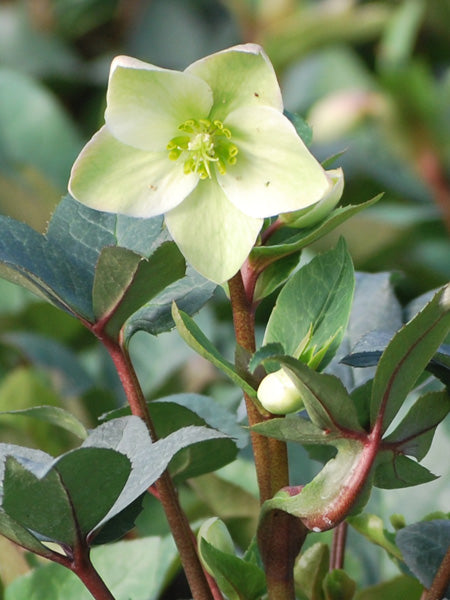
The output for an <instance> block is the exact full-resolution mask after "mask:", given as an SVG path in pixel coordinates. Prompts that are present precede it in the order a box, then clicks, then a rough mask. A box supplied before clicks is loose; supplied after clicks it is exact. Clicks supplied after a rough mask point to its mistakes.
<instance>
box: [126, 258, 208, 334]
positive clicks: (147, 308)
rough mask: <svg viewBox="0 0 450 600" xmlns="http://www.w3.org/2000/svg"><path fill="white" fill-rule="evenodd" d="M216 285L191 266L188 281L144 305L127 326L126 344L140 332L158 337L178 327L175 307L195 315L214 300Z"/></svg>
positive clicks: (172, 285)
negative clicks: (174, 313) (173, 307)
mask: <svg viewBox="0 0 450 600" xmlns="http://www.w3.org/2000/svg"><path fill="white" fill-rule="evenodd" d="M216 287H217V286H216V284H215V283H213V282H212V281H209V279H205V278H204V277H202V276H201V275H200V274H199V273H197V271H194V269H193V268H192V267H190V266H189V265H188V267H187V270H186V275H185V277H182V278H181V279H179V280H178V281H175V282H174V283H172V284H171V285H169V286H168V287H167V288H166V289H165V290H164V291H162V292H161V293H160V294H158V295H157V296H155V297H154V298H152V300H150V302H147V303H146V304H144V306H143V307H142V308H140V309H139V310H137V311H136V312H135V313H134V314H133V315H131V317H130V318H129V319H128V320H127V322H126V323H125V326H124V328H123V335H124V339H125V341H126V342H128V340H129V339H130V338H131V336H132V335H133V334H134V333H136V331H146V332H147V333H150V334H152V335H158V334H159V333H162V332H163V331H169V330H170V329H172V328H173V327H175V323H174V320H173V318H172V303H173V302H175V303H176V305H177V306H178V308H179V309H180V310H182V311H183V312H185V313H187V314H188V315H193V314H195V313H196V312H198V311H199V310H200V308H201V307H202V306H203V305H204V304H205V303H206V302H207V301H208V300H209V299H210V298H211V296H212V294H213V292H214V290H215V289H216Z"/></svg>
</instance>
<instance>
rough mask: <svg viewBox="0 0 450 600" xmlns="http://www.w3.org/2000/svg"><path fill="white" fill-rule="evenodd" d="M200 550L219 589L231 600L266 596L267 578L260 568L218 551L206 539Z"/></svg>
mask: <svg viewBox="0 0 450 600" xmlns="http://www.w3.org/2000/svg"><path fill="white" fill-rule="evenodd" d="M200 549H201V553H202V556H203V558H204V560H205V561H206V563H207V564H208V566H209V568H210V569H211V570H212V572H213V573H214V576H215V578H216V581H217V583H218V585H219V587H220V588H221V589H222V590H223V591H224V592H225V593H226V594H227V596H228V597H229V598H230V599H233V600H258V599H259V598H260V597H261V596H262V594H264V591H265V588H266V578H265V576H264V572H263V571H262V570H261V569H260V568H259V567H257V566H256V565H253V564H251V563H248V562H246V561H245V560H242V558H239V557H237V556H234V555H233V554H228V553H227V552H222V551H221V550H218V549H217V548H215V547H214V546H212V545H211V544H209V543H208V542H207V541H206V540H205V539H202V540H201V542H200Z"/></svg>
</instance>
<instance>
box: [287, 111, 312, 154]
mask: <svg viewBox="0 0 450 600" xmlns="http://www.w3.org/2000/svg"><path fill="white" fill-rule="evenodd" d="M284 114H285V116H286V117H287V118H288V119H289V121H290V122H291V123H292V125H293V126H294V127H295V131H296V132H297V133H298V135H299V137H300V138H301V139H302V140H303V143H304V144H305V146H309V145H310V144H311V142H312V139H313V130H312V128H311V126H310V125H308V123H307V122H306V121H305V120H304V119H302V117H301V116H300V115H298V114H297V113H292V112H290V111H288V110H286V109H285V110H284Z"/></svg>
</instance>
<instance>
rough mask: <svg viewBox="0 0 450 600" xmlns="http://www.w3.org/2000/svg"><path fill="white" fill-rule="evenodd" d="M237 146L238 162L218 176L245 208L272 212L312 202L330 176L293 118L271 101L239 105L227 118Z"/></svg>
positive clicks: (256, 214)
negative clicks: (265, 103)
mask: <svg viewBox="0 0 450 600" xmlns="http://www.w3.org/2000/svg"><path fill="white" fill-rule="evenodd" d="M225 124H226V126H227V127H228V128H229V129H230V131H231V133H232V142H233V143H234V144H236V146H237V147H238V150H239V153H238V155H237V161H236V164H235V165H233V166H230V167H228V169H227V172H226V173H225V175H218V181H219V183H220V185H221V186H222V189H223V190H224V192H225V194H226V195H227V197H228V198H229V199H230V200H231V202H233V204H234V205H235V206H236V207H238V208H239V209H240V210H242V211H243V212H245V214H247V215H249V216H252V217H270V216H274V215H278V214H280V213H283V212H292V211H295V210H299V209H300V208H304V207H305V206H310V205H311V204H314V203H315V202H317V201H318V200H320V199H321V198H322V197H323V196H324V195H325V194H326V193H327V192H328V190H329V189H330V187H331V184H330V181H329V179H328V177H327V175H326V173H325V171H324V169H323V168H322V166H321V165H320V163H319V162H318V161H317V160H316V159H315V158H314V157H313V155H312V154H311V153H310V152H309V150H308V149H307V148H306V146H305V144H304V143H303V142H302V140H301V139H300V138H299V136H298V134H297V132H296V131H295V128H294V126H293V125H292V123H291V122H290V121H289V120H288V119H287V118H286V117H284V116H283V115H282V114H281V113H279V112H278V111H277V110H274V109H273V108H269V107H253V108H247V107H246V108H240V109H238V110H235V111H234V112H233V113H231V114H230V115H229V116H228V117H227V119H226V120H225Z"/></svg>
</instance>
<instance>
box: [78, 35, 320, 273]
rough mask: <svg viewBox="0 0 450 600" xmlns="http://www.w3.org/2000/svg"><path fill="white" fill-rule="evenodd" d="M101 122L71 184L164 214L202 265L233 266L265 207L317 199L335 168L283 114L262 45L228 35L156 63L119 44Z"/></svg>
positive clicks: (131, 209)
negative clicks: (213, 48)
mask: <svg viewBox="0 0 450 600" xmlns="http://www.w3.org/2000/svg"><path fill="white" fill-rule="evenodd" d="M106 99H107V107H106V112H105V125H104V126H103V127H102V128H101V129H100V130H99V131H98V132H97V133H96V134H95V135H94V137H93V138H92V139H91V140H90V141H89V142H88V143H87V145H86V146H85V147H84V149H83V150H82V151H81V154H80V155H79V157H78V158H77V160H76V162H75V164H74V166H73V168H72V173H71V177H70V182H69V191H70V192H71V194H72V195H73V196H74V198H76V199H77V200H79V201H80V202H82V203H84V204H86V205H88V206H90V207H92V208H95V209H98V210H103V211H107V212H116V213H123V214H127V215H130V216H135V217H152V216H155V215H160V214H164V215H165V222H166V225H167V227H168V229H169V231H170V234H171V236H172V237H173V239H174V240H175V242H176V243H177V245H178V246H179V248H180V250H181V252H182V253H183V254H184V255H185V257H186V258H187V260H188V261H189V262H190V263H191V264H192V265H193V266H194V267H195V268H196V269H197V270H198V271H199V272H200V273H202V274H203V275H204V276H205V277H207V278H208V279H211V280H212V281H215V282H217V283H221V282H223V281H225V280H226V279H229V278H230V277H232V276H233V275H234V274H235V273H236V272H237V271H238V270H239V269H240V267H241V266H242V264H243V262H244V260H245V259H246V257H247V256H248V254H249V252H250V250H251V249H252V247H253V245H254V243H255V241H256V238H257V236H258V233H259V231H260V229H261V227H262V224H263V219H264V218H265V217H270V216H275V215H278V214H280V213H284V212H292V211H296V210H299V209H301V208H304V207H306V206H310V205H311V204H314V203H315V202H317V201H319V200H320V199H321V198H322V197H323V196H324V195H326V194H327V193H328V191H329V189H330V186H331V183H330V180H329V178H328V176H327V174H326V173H325V171H324V170H323V168H322V167H321V166H320V164H319V163H318V162H317V161H316V160H315V158H314V157H313V156H312V155H311V154H310V153H309V151H308V150H307V148H306V147H305V145H304V144H303V142H302V140H301V139H300V138H299V136H298V135H297V133H296V131H295V128H294V126H293V125H292V124H291V122H290V121H289V120H288V119H287V118H286V117H285V116H284V115H283V104H282V99H281V93H280V88H279V85H278V83H277V79H276V76H275V72H274V70H273V67H272V65H271V63H270V61H269V59H268V58H267V56H266V54H265V53H264V51H263V50H262V48H260V47H259V46H257V45H255V44H246V45H241V46H235V47H233V48H230V49H228V50H224V51H222V52H218V53H216V54H212V55H211V56H207V57H206V58H203V59H201V60H199V61H197V62H194V63H193V64H192V65H190V66H189V67H188V68H187V69H186V70H185V71H183V72H180V71H172V70H168V69H161V68H159V67H155V66H153V65H150V64H147V63H145V62H142V61H140V60H137V59H134V58H129V57H126V56H119V57H117V58H115V59H114V60H113V62H112V65H111V72H110V76H109V84H108V91H107V98H106Z"/></svg>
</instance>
